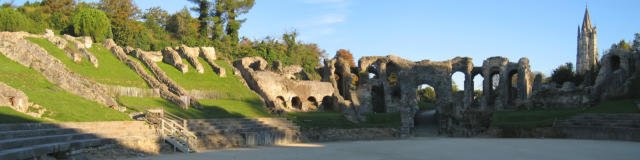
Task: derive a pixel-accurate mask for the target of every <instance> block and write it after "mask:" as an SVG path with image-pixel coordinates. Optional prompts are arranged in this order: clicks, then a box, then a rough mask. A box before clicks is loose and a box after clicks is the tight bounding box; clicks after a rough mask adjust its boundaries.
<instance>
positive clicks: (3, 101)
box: [0, 82, 29, 113]
mask: <svg viewBox="0 0 640 160" xmlns="http://www.w3.org/2000/svg"><path fill="white" fill-rule="evenodd" d="M0 106H9V107H11V108H12V109H13V110H16V111H18V112H23V113H24V112H27V110H28V109H29V97H27V95H26V94H24V92H22V91H20V90H18V89H15V88H12V87H11V86H8V85H6V84H4V83H2V82H0Z"/></svg>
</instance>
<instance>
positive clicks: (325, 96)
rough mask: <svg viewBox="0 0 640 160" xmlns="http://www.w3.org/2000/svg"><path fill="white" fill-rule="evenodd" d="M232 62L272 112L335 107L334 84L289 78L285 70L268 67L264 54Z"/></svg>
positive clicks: (330, 108) (332, 108)
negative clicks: (284, 72)
mask: <svg viewBox="0 0 640 160" xmlns="http://www.w3.org/2000/svg"><path fill="white" fill-rule="evenodd" d="M233 65H234V66H235V67H236V68H237V69H238V70H239V71H240V73H241V74H242V77H243V78H244V79H245V81H246V82H247V85H248V86H249V88H251V89H252V90H254V91H255V92H257V93H258V94H259V95H260V96H261V97H262V98H263V99H264V100H265V102H266V105H267V107H268V108H269V109H270V110H271V111H273V112H280V111H287V112H289V111H295V112H300V111H317V110H335V109H336V107H335V105H336V100H335V98H334V89H333V86H331V83H328V82H318V81H306V80H296V79H290V78H288V77H287V76H285V75H283V74H282V72H274V71H270V70H267V61H266V60H264V59H263V58H262V57H245V58H242V59H240V60H237V61H235V62H233Z"/></svg>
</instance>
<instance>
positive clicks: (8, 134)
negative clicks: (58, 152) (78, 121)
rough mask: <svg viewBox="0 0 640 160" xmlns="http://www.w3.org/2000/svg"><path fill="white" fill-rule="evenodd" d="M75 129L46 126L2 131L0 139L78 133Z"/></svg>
mask: <svg viewBox="0 0 640 160" xmlns="http://www.w3.org/2000/svg"><path fill="white" fill-rule="evenodd" d="M76 132H78V131H76V130H75V129H71V128H45V129H34V130H15V131H0V140H5V139H13V138H26V137H37V136H51V135H60V134H72V133H76Z"/></svg>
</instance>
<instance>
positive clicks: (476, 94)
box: [472, 74, 484, 105]
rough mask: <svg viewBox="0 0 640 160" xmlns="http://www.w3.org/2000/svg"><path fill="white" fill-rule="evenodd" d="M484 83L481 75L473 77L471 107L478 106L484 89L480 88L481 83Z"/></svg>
mask: <svg viewBox="0 0 640 160" xmlns="http://www.w3.org/2000/svg"><path fill="white" fill-rule="evenodd" d="M483 81H484V77H482V75H481V74H476V75H474V76H473V103H472V105H480V100H481V99H480V97H482V92H483V91H484V87H483V86H482V82H483Z"/></svg>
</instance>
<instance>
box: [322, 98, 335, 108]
mask: <svg viewBox="0 0 640 160" xmlns="http://www.w3.org/2000/svg"><path fill="white" fill-rule="evenodd" d="M322 109H323V110H325V111H335V103H334V100H333V97H331V96H325V97H323V98H322Z"/></svg>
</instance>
